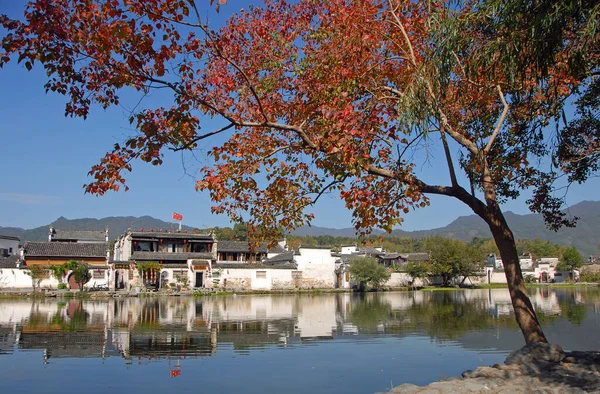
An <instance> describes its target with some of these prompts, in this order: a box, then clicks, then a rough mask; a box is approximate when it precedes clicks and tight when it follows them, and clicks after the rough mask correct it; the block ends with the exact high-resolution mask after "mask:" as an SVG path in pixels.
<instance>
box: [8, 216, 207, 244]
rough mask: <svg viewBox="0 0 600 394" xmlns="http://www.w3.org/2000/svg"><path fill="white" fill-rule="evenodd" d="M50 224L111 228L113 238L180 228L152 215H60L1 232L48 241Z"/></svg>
mask: <svg viewBox="0 0 600 394" xmlns="http://www.w3.org/2000/svg"><path fill="white" fill-rule="evenodd" d="M50 225H52V226H54V228H57V229H65V230H66V229H69V230H105V229H107V228H108V229H109V237H110V239H111V240H114V239H116V238H117V237H119V236H120V235H122V234H123V233H125V232H126V231H127V229H129V228H131V229H140V228H144V229H146V230H147V229H150V228H153V229H155V230H158V229H161V228H162V229H168V228H173V229H176V228H179V226H178V225H175V224H172V223H169V222H164V221H162V220H159V219H155V218H153V217H152V216H142V217H139V218H137V217H134V216H114V217H107V218H102V219H92V218H85V219H67V218H65V217H62V216H61V217H59V218H58V219H56V220H55V221H54V222H52V223H50V224H48V225H46V226H41V227H36V228H32V229H30V230H25V229H22V228H16V227H0V234H2V235H11V236H17V237H20V238H21V242H24V241H47V240H48V227H50ZM181 228H182V229H183V230H188V231H192V230H195V228H194V227H189V226H181Z"/></svg>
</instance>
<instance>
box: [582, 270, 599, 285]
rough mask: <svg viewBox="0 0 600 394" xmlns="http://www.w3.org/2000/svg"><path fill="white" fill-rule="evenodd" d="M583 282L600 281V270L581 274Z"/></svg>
mask: <svg viewBox="0 0 600 394" xmlns="http://www.w3.org/2000/svg"><path fill="white" fill-rule="evenodd" d="M579 279H580V280H581V282H598V283H600V272H586V273H584V274H581V275H580V276H579Z"/></svg>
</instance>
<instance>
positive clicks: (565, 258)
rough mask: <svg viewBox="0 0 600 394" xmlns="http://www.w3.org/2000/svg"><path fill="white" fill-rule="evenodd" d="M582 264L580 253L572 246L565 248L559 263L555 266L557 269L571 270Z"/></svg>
mask: <svg viewBox="0 0 600 394" xmlns="http://www.w3.org/2000/svg"><path fill="white" fill-rule="evenodd" d="M582 266H583V258H582V257H581V253H579V251H578V250H577V248H575V247H574V246H572V247H570V248H567V249H565V251H564V252H563V254H562V256H561V258H560V263H558V265H557V266H556V269H557V270H559V271H571V272H573V271H574V270H576V269H578V268H581V267H582Z"/></svg>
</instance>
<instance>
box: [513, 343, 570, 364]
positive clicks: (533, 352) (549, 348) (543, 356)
mask: <svg viewBox="0 0 600 394" xmlns="http://www.w3.org/2000/svg"><path fill="white" fill-rule="evenodd" d="M564 358H565V352H564V351H563V350H562V347H560V346H559V345H551V344H549V343H542V342H539V343H531V344H529V345H526V346H524V347H522V348H521V349H519V350H517V351H515V352H512V353H511V354H509V355H508V357H506V360H505V361H504V362H505V363H506V364H507V365H512V364H528V363H532V362H533V363H535V362H537V361H540V360H541V361H550V362H555V363H558V362H561V361H562V360H563V359H564Z"/></svg>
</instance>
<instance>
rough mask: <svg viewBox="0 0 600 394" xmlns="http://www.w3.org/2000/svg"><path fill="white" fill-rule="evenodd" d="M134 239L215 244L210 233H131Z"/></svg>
mask: <svg viewBox="0 0 600 394" xmlns="http://www.w3.org/2000/svg"><path fill="white" fill-rule="evenodd" d="M131 236H132V237H133V238H148V239H159V238H171V239H189V240H194V239H196V240H205V241H210V242H214V240H215V239H214V237H213V235H212V234H210V233H177V232H171V233H169V232H167V231H131Z"/></svg>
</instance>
